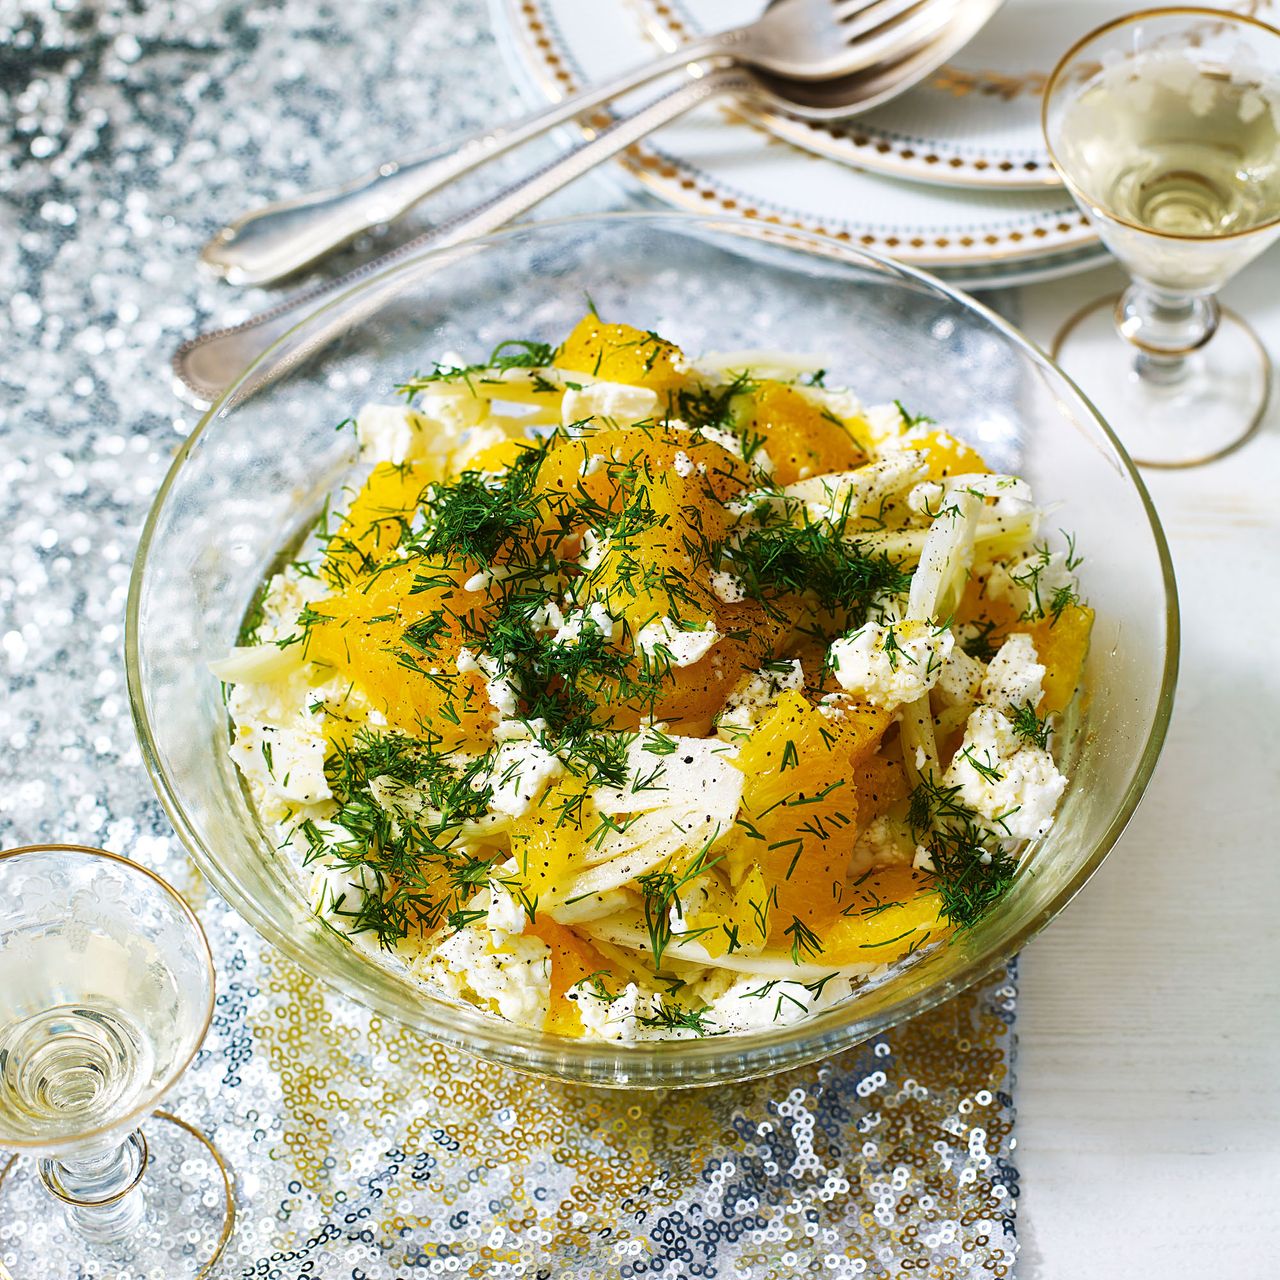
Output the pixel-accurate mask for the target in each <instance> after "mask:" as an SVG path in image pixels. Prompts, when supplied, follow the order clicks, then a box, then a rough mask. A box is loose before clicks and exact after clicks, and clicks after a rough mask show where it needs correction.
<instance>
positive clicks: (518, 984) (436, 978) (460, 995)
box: [413, 928, 551, 1027]
mask: <svg viewBox="0 0 1280 1280" xmlns="http://www.w3.org/2000/svg"><path fill="white" fill-rule="evenodd" d="M413 967H414V971H415V972H417V973H418V974H419V975H420V976H422V977H424V978H427V979H429V980H431V981H433V982H435V983H436V984H437V985H438V986H439V987H441V988H442V989H443V990H444V991H445V993H446V994H447V995H450V996H452V997H453V998H454V999H456V1000H460V1001H462V1002H464V1003H469V1004H478V1005H479V1006H480V1007H481V1008H482V1009H490V1010H492V1011H493V1012H495V1013H498V1014H500V1015H501V1016H502V1017H504V1018H506V1019H508V1020H509V1021H511V1022H519V1023H522V1024H523V1025H524V1026H531V1027H541V1026H542V1024H543V1023H544V1022H545V1021H546V1017H547V1006H548V1003H549V999H550V986H551V949H550V948H549V947H548V946H547V944H546V943H545V942H543V941H541V940H540V939H538V938H534V937H530V936H528V935H526V934H506V935H504V936H503V937H502V939H501V942H500V945H496V946H495V945H494V936H493V935H491V934H490V933H489V932H488V930H482V929H471V928H467V929H459V930H458V931H457V932H456V933H453V934H450V935H449V937H447V938H445V939H444V941H443V942H441V943H440V944H439V945H438V946H436V947H435V948H434V949H433V950H432V951H430V952H428V953H427V955H426V956H425V957H424V958H423V959H422V960H420V961H416V962H415V963H414V966H413Z"/></svg>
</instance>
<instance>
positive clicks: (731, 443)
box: [699, 427, 742, 458]
mask: <svg viewBox="0 0 1280 1280" xmlns="http://www.w3.org/2000/svg"><path fill="white" fill-rule="evenodd" d="M699 431H700V432H701V434H702V435H703V436H705V437H706V438H707V439H708V440H711V441H713V442H714V443H715V444H718V445H719V446H720V447H721V448H722V449H723V450H724V451H725V452H726V453H731V454H733V456H734V457H735V458H740V457H742V441H741V440H739V439H738V437H737V436H735V435H734V434H733V432H732V431H725V430H723V429H722V428H720V427H700V428H699Z"/></svg>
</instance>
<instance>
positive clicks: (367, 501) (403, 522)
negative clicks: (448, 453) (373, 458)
mask: <svg viewBox="0 0 1280 1280" xmlns="http://www.w3.org/2000/svg"><path fill="white" fill-rule="evenodd" d="M427 483H428V480H427V476H426V474H425V470H424V468H422V467H420V466H417V465H415V464H414V463H412V462H406V463H401V464H399V465H396V464H394V463H390V462H382V463H379V464H378V465H377V466H376V467H374V469H373V471H372V472H371V473H370V475H369V478H368V480H366V481H365V484H364V488H363V489H361V490H360V492H359V493H358V494H357V495H356V497H355V501H354V502H352V504H351V508H350V510H348V512H347V514H346V517H345V518H344V519H343V521H342V524H341V526H340V527H339V529H338V532H337V533H336V534H334V536H333V537H332V538H330V539H329V545H328V548H327V551H326V555H325V570H326V573H327V575H328V577H329V579H330V581H332V582H335V583H339V584H341V583H345V582H347V581H349V580H350V578H351V577H352V576H353V575H355V574H361V573H367V572H368V571H369V570H370V569H372V568H373V567H374V566H375V565H376V564H378V562H379V561H381V560H382V559H383V558H385V557H386V556H387V555H388V554H389V553H390V552H391V551H393V550H394V549H395V547H396V545H397V543H398V542H399V541H400V536H401V534H402V533H403V532H404V530H405V528H406V527H407V526H408V525H409V523H410V521H411V520H412V519H413V517H414V514H415V513H416V512H417V510H418V507H419V505H420V499H421V497H422V493H423V491H424V490H425V489H426V487H427Z"/></svg>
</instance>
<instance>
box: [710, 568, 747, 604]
mask: <svg viewBox="0 0 1280 1280" xmlns="http://www.w3.org/2000/svg"><path fill="white" fill-rule="evenodd" d="M711 590H712V593H713V594H714V595H715V597H716V599H717V600H719V601H721V602H722V603H724V604H737V603H738V602H739V601H740V600H745V599H746V597H747V589H746V587H745V586H744V585H743V582H742V579H741V578H739V577H738V575H737V574H736V573H730V572H729V571H728V570H727V569H714V570H712V573H711Z"/></svg>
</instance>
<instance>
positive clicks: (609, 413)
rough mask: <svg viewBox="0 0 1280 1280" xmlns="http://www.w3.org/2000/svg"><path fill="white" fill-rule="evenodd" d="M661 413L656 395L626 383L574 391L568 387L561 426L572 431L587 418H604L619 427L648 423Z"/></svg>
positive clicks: (602, 383)
mask: <svg viewBox="0 0 1280 1280" xmlns="http://www.w3.org/2000/svg"><path fill="white" fill-rule="evenodd" d="M657 411H658V395H657V392H655V391H651V390H650V389H649V388H648V387H632V386H628V385H627V384H626V383H623V382H593V383H592V384H591V385H590V386H586V387H583V388H581V390H575V389H574V388H573V387H569V388H568V390H566V391H565V393H564V399H563V400H562V401H561V405H560V420H561V423H562V425H564V426H566V427H569V426H573V425H574V424H575V423H579V422H583V421H585V420H586V419H587V418H604V419H606V420H607V421H609V422H612V423H616V424H617V425H618V426H620V427H633V426H635V424H636V423H637V422H648V421H650V420H651V419H652V418H653V416H654V414H655V413H657Z"/></svg>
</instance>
